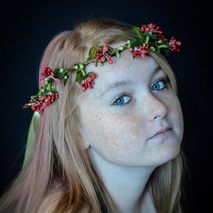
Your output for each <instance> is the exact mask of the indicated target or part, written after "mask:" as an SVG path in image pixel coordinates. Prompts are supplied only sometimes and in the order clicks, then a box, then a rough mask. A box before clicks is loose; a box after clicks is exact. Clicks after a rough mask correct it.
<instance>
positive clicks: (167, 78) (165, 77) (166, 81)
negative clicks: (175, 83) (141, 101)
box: [151, 75, 170, 88]
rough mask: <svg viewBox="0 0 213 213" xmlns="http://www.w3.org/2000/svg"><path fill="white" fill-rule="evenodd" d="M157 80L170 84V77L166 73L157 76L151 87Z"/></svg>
mask: <svg viewBox="0 0 213 213" xmlns="http://www.w3.org/2000/svg"><path fill="white" fill-rule="evenodd" d="M159 81H164V82H165V84H170V79H169V77H168V75H164V76H161V77H159V78H157V79H156V80H155V82H154V83H153V84H152V85H151V88H152V87H153V86H154V85H155V84H156V83H158V82H159Z"/></svg>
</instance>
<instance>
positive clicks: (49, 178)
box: [0, 18, 183, 213]
mask: <svg viewBox="0 0 213 213" xmlns="http://www.w3.org/2000/svg"><path fill="white" fill-rule="evenodd" d="M133 37H134V36H133V33H132V26H131V25H129V24H126V23H122V22H120V21H116V20H113V19H107V18H99V19H94V20H89V21H86V22H82V23H80V24H78V25H77V26H75V28H74V30H72V31H65V32H62V33H60V34H58V35H57V36H55V37H54V38H53V39H52V41H51V42H50V43H49V45H48V46H47V48H46V50H45V52H44V55H43V58H42V61H41V64H40V72H41V70H42V68H43V66H44V64H48V65H49V66H50V67H51V68H52V69H54V68H56V67H63V68H70V67H71V66H72V65H73V64H75V63H79V62H82V61H85V59H86V56H87V55H88V51H89V48H90V47H91V46H95V45H101V44H103V43H108V44H109V45H112V44H116V43H118V42H123V41H126V40H127V39H130V38H133ZM150 55H151V56H152V57H154V58H155V60H156V61H157V62H158V63H159V65H160V66H161V67H162V68H163V69H164V70H165V72H166V73H167V74H168V76H169V79H170V82H171V85H172V88H173V89H174V91H175V92H177V86H176V80H175V75H174V72H173V71H172V69H171V67H170V66H169V64H168V63H167V62H166V60H165V58H164V57H163V56H161V55H159V54H155V53H150ZM69 75H70V76H69V81H68V83H67V84H66V86H64V85H63V84H58V85H57V91H58V92H59V97H60V98H59V99H58V100H57V101H56V102H55V103H54V104H52V105H50V106H49V107H47V108H46V109H45V111H44V113H43V115H42V116H41V117H40V118H39V119H38V121H37V126H36V132H35V141H34V142H33V144H32V153H31V155H30V157H29V158H28V159H27V161H26V162H25V164H24V167H23V169H22V170H21V171H20V173H19V174H18V176H17V177H16V179H15V180H14V182H13V183H12V184H11V186H10V188H9V189H8V190H7V191H6V192H5V193H4V195H3V197H2V198H1V203H0V212H15V213H29V212H31V213H35V212H42V209H46V212H57V213H62V212H63V213H64V212H97V213H98V212H115V207H114V203H113V201H112V199H111V198H110V196H109V195H108V193H107V190H106V189H105V187H104V185H103V183H102V181H101V180H100V178H99V177H98V175H97V173H96V171H95V169H94V168H93V166H92V163H91V161H90V159H89V157H88V154H87V152H86V151H85V149H84V147H83V141H82V137H81V132H80V131H79V129H80V120H79V114H78V104H79V102H80V99H81V91H80V88H79V86H77V83H76V82H75V74H69ZM182 157H183V156H182V153H181V152H180V154H179V155H178V156H177V157H176V158H175V159H173V160H171V161H170V162H168V163H165V164H163V165H161V166H159V167H158V168H156V169H155V171H154V172H153V174H152V176H151V177H150V180H149V182H148V183H147V185H148V186H149V187H150V188H151V189H152V194H153V198H154V204H155V207H156V209H157V212H160V213H167V212H168V213H172V212H174V213H181V212H182V210H181V203H180V197H181V181H182V169H183V161H182Z"/></svg>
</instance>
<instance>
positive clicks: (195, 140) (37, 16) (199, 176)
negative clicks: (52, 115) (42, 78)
mask: <svg viewBox="0 0 213 213" xmlns="http://www.w3.org/2000/svg"><path fill="white" fill-rule="evenodd" d="M0 8H1V14H0V15H1V17H0V21H1V28H0V30H1V33H0V35H1V43H0V45H1V46H0V48H1V51H0V54H1V55H0V56H1V57H0V58H1V63H0V65H1V75H0V76H1V84H0V86H1V112H2V117H1V118H2V122H1V135H2V136H1V141H0V157H1V159H0V162H1V163H0V190H1V193H2V191H3V189H4V187H5V186H6V185H7V184H8V183H9V182H10V181H11V180H12V179H13V178H14V177H15V176H16V175H17V173H18V171H19V170H20V169H21V166H22V161H23V157H24V149H25V143H26V138H27V130H28V126H29V124H30V119H31V116H32V112H31V111H30V110H23V109H22V105H23V103H25V102H26V101H27V100H28V98H29V97H30V95H32V94H34V93H35V92H36V91H37V86H38V85H37V78H38V77H37V70H38V66H39V62H40V59H41V56H42V53H43V50H44V48H45V47H46V45H47V44H48V42H49V41H50V39H52V37H53V36H54V35H55V34H57V33H59V32H61V31H63V30H67V29H70V28H72V27H73V25H74V24H76V23H78V22H79V21H82V20H85V19H88V18H96V17H110V18H116V19H119V20H121V21H125V22H129V23H132V24H135V25H141V24H142V23H148V22H156V23H157V24H159V25H160V26H161V28H162V29H163V30H164V32H165V34H166V35H168V36H172V35H175V36H176V37H177V38H178V39H180V40H181V41H182V43H183V47H182V52H181V53H180V54H178V55H177V54H175V56H172V55H171V56H169V58H168V60H169V62H170V64H171V65H172V67H173V69H174V71H175V73H176V76H177V81H178V86H179V98H180V101H181V105H182V108H183V113H184V120H185V132H184V141H183V144H182V147H183V150H184V153H185V155H186V158H187V161H188V166H189V169H190V174H191V175H190V178H189V181H188V183H187V185H188V190H187V193H188V195H187V196H188V199H189V204H188V205H187V206H186V207H185V209H186V212H211V210H212V203H211V186H212V174H211V168H212V167H211V163H212V155H213V153H212V148H213V146H212V142H213V141H212V132H211V129H212V124H211V119H212V112H211V110H212V107H211V103H210V100H211V97H212V96H211V92H212V88H211V77H210V73H211V70H210V65H211V62H212V60H211V58H210V57H211V53H212V52H211V46H212V44H211V43H212V38H211V36H212V34H211V28H212V24H211V23H210V16H211V15H210V6H209V5H207V2H205V1H202V2H197V3H196V2H195V1H186V0H185V1H184V0H180V1H174V0H171V1H168V0H162V1H157V0H146V1H145V0H140V1H139V0H126V1H112V0H107V1H101V0H99V1H97V0H93V1H83V0H78V1H72V0H69V1H62V0H61V1H54V0H52V1H41V0H36V1H35V0H34V1H26V2H25V1H23V0H20V1H18V0H17V1H15V0H12V1H8V2H1V7H0ZM33 91H34V92H33ZM207 209H210V211H207Z"/></svg>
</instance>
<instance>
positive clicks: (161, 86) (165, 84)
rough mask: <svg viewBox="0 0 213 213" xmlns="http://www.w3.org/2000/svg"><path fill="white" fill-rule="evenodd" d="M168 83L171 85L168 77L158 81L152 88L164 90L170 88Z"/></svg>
mask: <svg viewBox="0 0 213 213" xmlns="http://www.w3.org/2000/svg"><path fill="white" fill-rule="evenodd" d="M168 83H169V78H168V77H167V76H166V77H162V78H160V79H158V80H157V82H156V83H154V85H153V86H152V89H154V90H163V89H165V88H168Z"/></svg>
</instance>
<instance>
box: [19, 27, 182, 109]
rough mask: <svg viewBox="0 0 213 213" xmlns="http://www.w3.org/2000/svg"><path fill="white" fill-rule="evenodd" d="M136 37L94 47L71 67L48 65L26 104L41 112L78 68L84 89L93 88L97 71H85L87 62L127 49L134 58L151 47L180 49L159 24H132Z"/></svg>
mask: <svg viewBox="0 0 213 213" xmlns="http://www.w3.org/2000/svg"><path fill="white" fill-rule="evenodd" d="M133 32H134V35H135V39H131V40H128V41H127V42H126V43H125V44H124V45H122V46H120V47H117V48H112V47H110V46H108V45H107V44H103V45H102V46H100V47H91V48H90V51H89V57H88V59H87V60H86V61H85V62H83V63H79V64H75V65H74V66H73V67H71V69H63V68H56V69H54V70H52V69H51V68H50V67H48V66H45V67H44V70H43V71H42V72H41V75H40V82H41V85H42V86H41V88H40V89H39V92H38V93H37V95H34V96H31V99H30V101H29V102H28V103H26V104H25V105H24V106H23V108H29V107H31V109H32V110H33V111H34V112H35V111H38V112H42V111H43V110H44V109H45V107H47V106H48V105H50V104H51V103H53V102H54V101H55V100H56V99H57V98H58V92H57V91H56V88H55V84H56V83H59V82H61V80H63V81H64V85H65V84H66V82H67V80H68V77H69V76H68V72H76V81H77V82H78V83H79V84H80V86H81V87H82V89H83V91H85V90H86V89H87V88H93V84H94V79H95V78H96V74H95V73H94V72H88V73H87V72H86V66H87V65H88V64H91V63H94V64H95V66H98V65H103V64H104V63H105V62H108V63H109V64H112V63H113V60H112V58H113V57H114V56H115V57H120V55H121V52H123V51H124V50H126V49H129V51H130V52H131V53H132V55H133V58H137V57H142V58H144V57H145V56H146V55H148V51H149V50H151V51H153V52H157V53H161V54H163V55H168V54H169V53H170V52H179V51H180V46H181V42H180V41H177V40H176V39H175V38H174V37H171V38H170V40H168V39H166V38H165V36H164V34H163V32H162V31H161V30H160V27H159V26H157V25H156V24H153V23H150V24H147V25H142V26H141V27H133Z"/></svg>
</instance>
